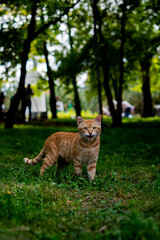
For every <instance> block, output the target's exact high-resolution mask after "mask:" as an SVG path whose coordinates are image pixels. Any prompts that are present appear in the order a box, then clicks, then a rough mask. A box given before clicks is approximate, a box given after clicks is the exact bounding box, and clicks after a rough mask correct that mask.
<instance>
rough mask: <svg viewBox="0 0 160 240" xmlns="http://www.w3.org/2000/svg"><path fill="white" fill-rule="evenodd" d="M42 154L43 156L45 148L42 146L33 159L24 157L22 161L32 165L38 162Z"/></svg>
mask: <svg viewBox="0 0 160 240" xmlns="http://www.w3.org/2000/svg"><path fill="white" fill-rule="evenodd" d="M44 156H45V150H44V148H42V150H41V152H40V153H39V154H38V156H37V157H35V158H33V159H29V158H24V162H25V163H26V164H29V165H34V164H37V163H39V162H40V161H41V160H42V158H43V157H44Z"/></svg>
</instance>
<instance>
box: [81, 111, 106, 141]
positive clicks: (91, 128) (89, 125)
mask: <svg viewBox="0 0 160 240" xmlns="http://www.w3.org/2000/svg"><path fill="white" fill-rule="evenodd" d="M101 118H102V116H101V115H98V116H97V117H96V118H95V119H83V118H82V117H80V116H78V117H77V125H78V132H79V135H80V136H81V137H82V138H83V139H84V140H86V141H88V142H92V141H94V139H95V138H96V137H98V136H99V135H100V133H101Z"/></svg>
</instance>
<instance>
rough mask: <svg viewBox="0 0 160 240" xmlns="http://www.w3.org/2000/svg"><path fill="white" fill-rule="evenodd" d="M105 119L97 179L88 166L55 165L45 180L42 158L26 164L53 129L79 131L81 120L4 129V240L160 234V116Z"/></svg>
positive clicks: (0, 234) (0, 155) (0, 193)
mask: <svg viewBox="0 0 160 240" xmlns="http://www.w3.org/2000/svg"><path fill="white" fill-rule="evenodd" d="M104 122H105V125H104V132H103V133H102V135H101V150H100V155H99V160H98V164H97V175H96V179H95V182H94V183H93V182H89V181H88V177H87V173H86V168H85V167H84V171H83V175H82V176H81V177H80V178H78V177H76V176H75V175H74V169H73V165H72V164H71V166H69V168H67V169H66V170H65V169H64V170H62V171H61V172H56V167H55V166H54V167H52V168H49V169H48V170H47V171H46V173H45V174H44V177H43V178H42V177H40V176H39V170H40V165H41V164H37V165H35V166H29V165H25V164H24V162H23V157H34V156H35V155H36V154H38V153H39V151H40V149H41V148H42V146H43V144H44V141H45V140H46V138H47V137H48V136H49V135H50V134H52V133H53V132H56V131H73V132H76V131H77V129H76V121H75V120H67V119H66V120H64V121H62V120H61V121H59V120H54V121H51V122H50V124H51V123H52V124H53V126H51V127H47V126H46V127H43V128H42V127H40V126H31V125H25V126H16V127H15V129H12V130H5V129H2V128H0V136H1V145H0V165H1V168H0V176H1V182H0V189H1V190H0V219H1V220H0V238H1V239H24V237H25V239H28V240H30V239H83V240H88V239H108V240H109V239H112V240H113V239H115V240H118V239H122V240H129V239H138V240H143V239H146V240H151V239H153V240H158V239H159V238H160V231H159V227H160V215H159V212H160V205H159V201H160V165H159V157H160V156H159V144H160V140H159V134H160V132H159V129H160V128H159V126H160V121H159V119H154V120H153V119H147V120H144V119H132V120H130V121H128V120H125V121H124V128H109V124H110V120H107V119H104ZM48 124H49V123H48ZM48 124H47V125H48ZM55 124H56V125H57V127H55Z"/></svg>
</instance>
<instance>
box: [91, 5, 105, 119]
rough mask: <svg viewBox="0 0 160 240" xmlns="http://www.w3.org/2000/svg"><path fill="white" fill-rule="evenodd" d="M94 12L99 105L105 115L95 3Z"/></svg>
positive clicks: (101, 112) (100, 111)
mask: <svg viewBox="0 0 160 240" xmlns="http://www.w3.org/2000/svg"><path fill="white" fill-rule="evenodd" d="M92 11H93V25H94V55H95V65H96V73H97V88H98V103H99V113H100V114H101V115H103V111H102V89H101V88H102V87H101V77H100V70H99V69H100V63H99V45H98V39H97V21H96V6H95V2H94V1H93V4H92Z"/></svg>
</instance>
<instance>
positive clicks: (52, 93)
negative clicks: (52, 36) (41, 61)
mask: <svg viewBox="0 0 160 240" xmlns="http://www.w3.org/2000/svg"><path fill="white" fill-rule="evenodd" d="M43 49H44V55H45V59H46V65H47V75H48V79H49V89H50V108H51V112H52V118H57V110H56V95H55V84H54V81H53V75H52V70H51V68H50V66H49V60H48V50H47V45H46V42H44V44H43Z"/></svg>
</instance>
